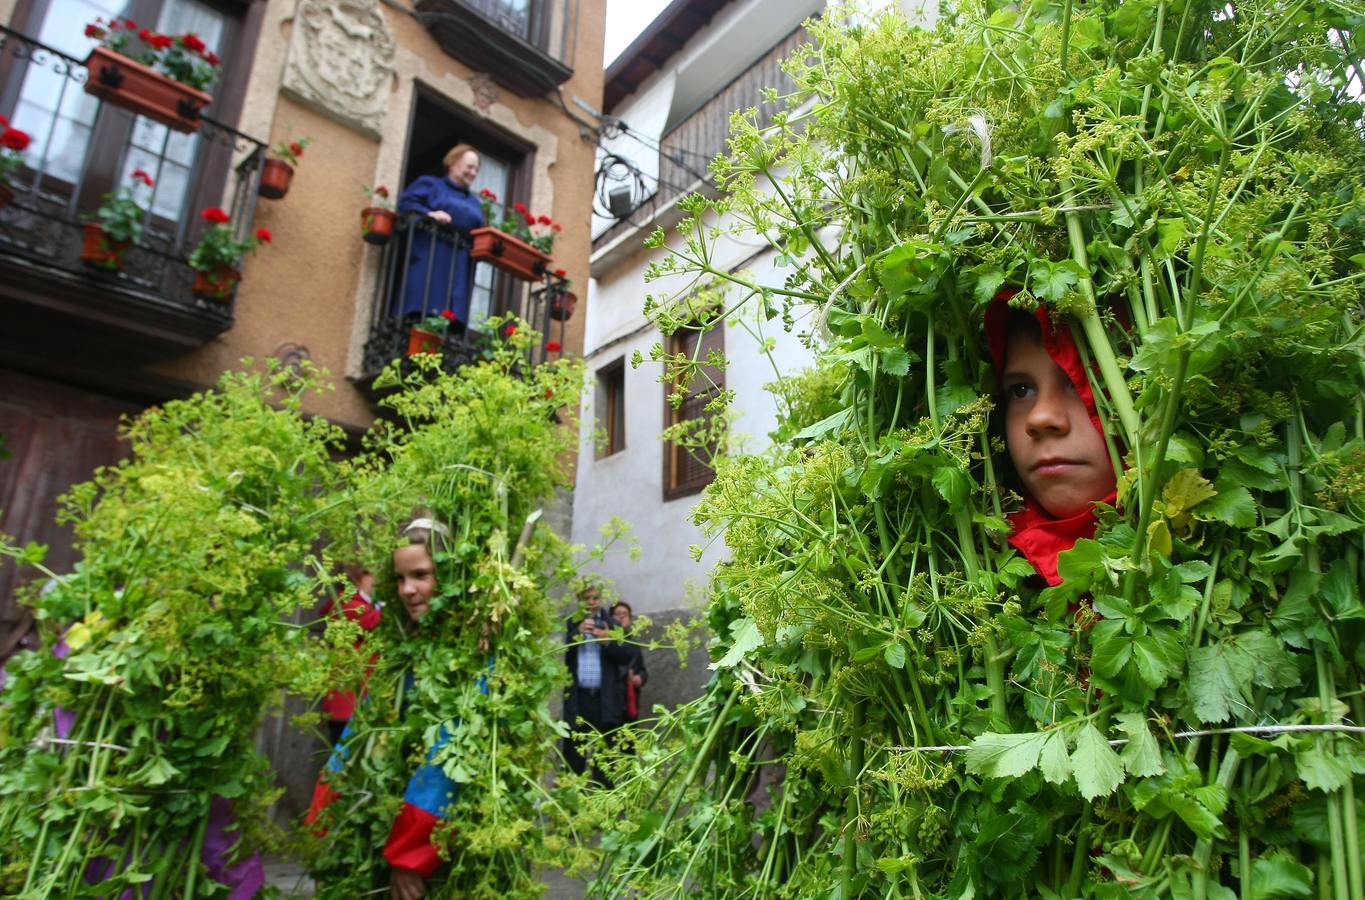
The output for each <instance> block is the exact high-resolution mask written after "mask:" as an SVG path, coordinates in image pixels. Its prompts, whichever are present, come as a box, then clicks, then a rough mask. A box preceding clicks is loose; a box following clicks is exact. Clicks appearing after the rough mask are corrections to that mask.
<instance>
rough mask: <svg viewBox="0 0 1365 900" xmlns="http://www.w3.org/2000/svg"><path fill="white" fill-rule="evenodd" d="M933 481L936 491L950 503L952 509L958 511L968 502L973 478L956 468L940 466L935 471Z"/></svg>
mask: <svg viewBox="0 0 1365 900" xmlns="http://www.w3.org/2000/svg"><path fill="white" fill-rule="evenodd" d="M931 480H932V481H933V483H934V490H936V491H938V493H939V496H940V497H942V498H943V499H944V500H946V501H948V505H949V506H950V507H951V508H953V509H957V508H959V507H961V506H962V504H963V503H965V502H966V501H967V495H968V493H969V491H970V490H971V478H970V477H969V476H968V475H967V473H966V472H964V471H962V470H961V469H959V468H957V467H956V466H939V467H938V468H936V469H934V474H933V477H932V479H931Z"/></svg>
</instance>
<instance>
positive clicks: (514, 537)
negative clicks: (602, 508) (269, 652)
mask: <svg viewBox="0 0 1365 900" xmlns="http://www.w3.org/2000/svg"><path fill="white" fill-rule="evenodd" d="M533 339H534V335H531V334H529V333H528V335H527V336H525V337H523V336H522V335H521V334H520V333H518V334H517V336H516V337H514V338H512V342H511V343H512V348H511V349H509V350H507V351H504V352H500V353H498V354H496V355H495V357H494V358H493V359H491V360H488V361H485V362H482V363H479V364H476V365H472V366H466V367H464V368H462V369H461V370H460V372H459V373H458V375H455V376H436V377H433V376H431V375H429V374H428V373H423V372H418V373H414V374H412V375H411V376H409V377H407V378H406V379H404V384H403V390H402V391H401V392H400V393H398V394H397V395H395V396H394V397H393V398H391V399H390V400H388V401H387V403H388V404H389V405H390V407H391V408H392V410H393V412H394V413H395V417H394V418H395V419H397V420H398V421H400V422H401V423H402V425H401V426H398V427H392V428H378V429H377V430H376V432H375V433H374V434H373V435H372V439H371V447H370V452H369V454H368V455H367V457H366V459H365V460H364V461H362V462H361V463H360V464H359V465H358V469H359V470H361V471H369V472H370V473H371V474H370V476H369V477H366V478H363V479H361V481H360V487H359V489H358V494H359V496H358V502H359V503H360V505H361V507H362V508H365V509H370V510H372V511H374V512H377V513H378V515H377V516H375V517H374V518H373V521H374V523H375V524H374V526H373V530H372V531H371V533H370V534H369V535H368V536H367V537H366V538H364V539H362V544H363V545H364V546H368V547H371V548H373V549H374V550H375V551H377V555H376V556H375V558H374V559H373V560H371V563H370V568H371V570H372V571H374V572H375V573H377V574H378V573H385V575H383V576H381V578H380V581H379V583H378V585H377V587H376V596H377V597H380V598H383V599H385V600H386V601H387V606H386V610H385V614H384V619H383V621H382V623H381V625H380V627H379V629H378V630H377V631H376V632H375V633H374V638H377V640H375V639H372V640H371V641H370V642H369V643H368V644H367V648H368V647H374V648H375V649H377V651H378V653H379V664H378V668H377V670H376V672H375V674H374V676H373V677H372V678H371V679H370V681H369V694H368V697H367V698H366V699H365V700H364V701H362V703H361V705H360V707H359V709H358V711H357V714H356V716H355V718H353V719H352V721H351V726H350V736H349V737H348V738H347V739H346V741H345V744H344V746H345V762H344V765H342V764H341V761H340V759H338V760H337V765H336V768H337V769H338V771H336V772H330V773H328V775H327V787H328V788H329V789H330V790H332V791H335V792H336V793H337V794H338V796H337V797H336V798H335V799H334V800H332V801H331V803H330V805H329V806H328V807H327V809H326V811H325V813H324V814H323V815H322V816H321V817H319V818H318V819H317V822H316V823H315V825H314V826H312V827H314V828H317V827H319V826H320V827H323V828H326V829H327V834H326V836H325V837H324V838H323V839H322V840H321V841H320V842H319V843H318V855H317V858H316V859H315V861H314V862H313V864H312V865H311V867H310V868H311V871H312V873H313V875H314V877H315V878H316V879H317V881H318V883H319V894H320V896H328V897H338V898H341V897H355V896H359V895H361V894H363V893H365V892H367V891H371V890H375V889H377V888H380V887H383V886H385V885H387V884H388V880H389V865H388V862H386V860H385V859H384V857H383V856H382V855H381V853H380V850H381V849H382V848H384V847H385V843H386V841H390V849H392V848H393V847H394V846H395V844H394V842H393V841H392V840H391V838H390V835H391V828H394V827H395V825H394V823H395V819H396V818H398V817H399V816H400V812H401V814H402V815H403V816H404V817H406V818H405V819H404V820H402V821H400V826H401V825H402V824H403V822H410V821H412V820H413V817H414V816H418V817H424V818H425V820H426V825H427V827H430V824H431V822H432V816H434V817H435V818H436V819H440V820H441V821H440V824H439V825H437V826H436V829H435V832H434V834H433V835H432V837H431V843H432V844H433V845H434V846H435V848H436V850H437V851H438V852H439V854H440V857H441V859H445V860H449V863H448V865H445V866H444V867H442V868H440V869H439V870H438V871H437V872H436V875H435V877H434V878H433V879H432V880H431V881H430V882H428V893H427V896H428V897H459V898H508V897H534V896H539V894H540V891H541V884H540V881H539V877H538V875H537V873H536V866H537V865H538V864H544V863H556V862H559V861H560V859H559V857H558V850H559V845H558V844H556V843H555V839H554V838H552V837H551V836H550V835H551V832H550V831H548V830H547V829H546V828H544V827H543V823H542V822H540V821H538V819H539V818H540V816H541V813H540V809H541V807H542V806H545V805H547V804H549V805H552V804H553V800H552V799H551V796H550V794H549V793H548V791H547V789H546V785H547V783H548V773H549V770H550V767H551V764H552V761H553V758H554V756H553V747H554V742H555V739H556V737H557V736H558V732H557V730H556V724H555V723H554V722H553V721H552V720H551V718H550V716H549V699H550V696H551V695H552V694H554V693H556V692H557V691H558V690H560V689H561V688H562V685H563V683H564V681H565V672H564V666H563V663H562V661H561V659H560V655H559V645H558V640H557V636H558V630H559V626H558V618H557V616H556V610H555V605H554V601H553V600H552V599H551V598H550V596H549V595H548V593H547V591H548V588H549V587H550V586H551V585H552V584H554V583H555V582H556V581H560V580H562V581H568V580H569V579H570V578H571V577H572V575H573V570H572V563H571V560H570V558H569V554H568V548H567V546H566V545H565V544H564V543H563V542H562V541H561V540H560V539H559V538H558V537H557V536H556V535H555V534H554V532H553V530H552V529H551V528H549V527H548V526H547V525H545V524H543V523H539V524H538V525H537V523H536V518H537V516H538V510H539V508H540V507H541V506H542V505H543V504H545V503H546V502H548V501H549V500H550V499H551V494H552V492H553V490H554V489H555V488H557V487H565V486H567V484H568V474H567V472H566V469H565V467H564V466H563V465H562V461H563V460H564V459H565V458H566V454H567V451H568V450H569V449H570V448H571V447H572V446H573V444H574V442H575V441H576V438H577V431H576V430H575V429H573V428H571V427H565V426H563V425H561V424H559V421H558V419H557V417H556V415H555V414H556V412H557V411H558V410H559V408H560V407H561V406H562V404H563V403H564V402H565V401H566V400H569V399H574V400H576V398H577V397H578V396H579V392H580V389H581V384H582V369H581V367H580V366H578V365H575V364H571V363H566V362H562V363H558V364H556V365H544V366H540V367H538V368H536V369H535V370H533V371H531V372H530V373H525V374H521V373H519V371H518V370H519V360H520V359H521V358H522V356H521V352H522V351H524V350H525V349H526V347H527V346H528V345H529V341H531V340H533ZM414 505H421V506H423V507H426V508H428V509H429V510H431V514H430V515H431V517H432V518H433V519H434V520H435V521H436V522H438V523H441V524H442V525H443V526H444V528H445V529H446V530H447V531H448V534H447V535H444V536H443V537H441V538H440V539H439V540H438V541H437V542H436V547H435V549H436V552H435V553H434V561H435V564H436V584H437V593H436V595H435V596H434V597H433V599H432V602H431V609H430V611H429V612H428V613H427V614H426V615H425V616H424V617H423V618H422V620H421V621H420V623H417V624H415V625H414V624H413V623H412V622H411V620H410V619H409V618H408V617H407V615H405V612H404V610H403V606H402V604H401V603H400V602H399V601H398V599H397V598H396V596H395V594H394V586H393V581H392V575H391V573H392V561H391V558H390V551H391V550H392V549H393V547H394V545H395V534H394V533H395V532H396V531H397V530H398V528H399V527H401V526H402V525H403V524H405V523H406V522H407V520H408V518H409V517H410V515H411V509H412V508H413V506H414ZM432 748H436V750H435V752H434V754H430V755H429V751H430V750H432ZM424 764H431V765H434V766H437V767H439V768H440V769H441V770H443V772H444V775H445V778H448V779H449V780H450V781H452V782H454V784H455V785H457V786H458V791H457V794H456V797H455V801H454V802H453V803H451V804H449V805H448V806H447V807H446V808H445V809H444V810H443V811H442V810H439V809H437V808H430V809H427V808H426V807H430V806H432V804H431V802H430V801H429V800H425V801H424V802H419V801H418V799H417V797H416V794H415V793H414V791H415V789H414V787H413V785H412V784H411V783H410V781H409V779H410V778H411V777H412V776H413V773H414V771H416V770H418V769H419V768H420V767H422V766H423V765H424ZM442 780H443V781H444V779H442ZM405 790H406V792H407V793H406V796H407V799H408V801H409V802H408V803H406V804H405V803H404V798H405ZM437 805H438V806H439V805H444V804H437ZM423 809H425V811H422V810H423ZM442 812H443V814H442ZM428 814H430V815H428ZM411 858H412V855H411V854H410V855H409V857H408V859H411ZM436 864H437V861H436V860H435V859H434V858H432V859H431V860H430V867H434V866H435V865H436ZM409 867H411V868H413V869H418V868H419V867H418V866H416V865H411V866H409ZM424 874H425V873H424Z"/></svg>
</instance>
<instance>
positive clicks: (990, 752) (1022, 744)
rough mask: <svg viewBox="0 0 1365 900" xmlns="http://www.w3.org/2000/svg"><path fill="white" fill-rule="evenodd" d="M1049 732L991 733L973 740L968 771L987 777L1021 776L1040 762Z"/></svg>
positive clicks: (968, 758)
mask: <svg viewBox="0 0 1365 900" xmlns="http://www.w3.org/2000/svg"><path fill="white" fill-rule="evenodd" d="M1047 737H1048V735H1047V734H1046V733H1044V732H1040V731H1035V732H1030V733H1027V734H993V733H991V732H987V733H985V734H983V735H981V736H980V737H978V738H977V739H976V740H974V741H972V746H971V749H969V750H968V751H967V771H968V772H971V773H972V774H973V775H984V776H986V777H987V778H1017V777H1019V776H1020V775H1023V774H1024V773H1025V772H1027V771H1029V770H1030V769H1032V768H1034V767H1035V766H1037V765H1038V754H1039V753H1040V752H1042V749H1043V744H1044V743H1045V742H1046V741H1047Z"/></svg>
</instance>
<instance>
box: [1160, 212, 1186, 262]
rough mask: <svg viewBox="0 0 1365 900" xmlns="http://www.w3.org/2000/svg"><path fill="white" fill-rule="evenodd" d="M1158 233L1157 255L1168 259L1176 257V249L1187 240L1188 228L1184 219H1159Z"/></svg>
mask: <svg viewBox="0 0 1365 900" xmlns="http://www.w3.org/2000/svg"><path fill="white" fill-rule="evenodd" d="M1156 231H1157V247H1156V255H1157V256H1158V257H1160V258H1166V257H1169V256H1172V255H1174V254H1175V251H1176V249H1177V248H1178V247H1179V246H1180V245H1181V243H1182V242H1183V241H1184V240H1185V235H1186V233H1187V228H1186V225H1185V220H1184V219H1180V218H1174V219H1158V220H1157V223H1156Z"/></svg>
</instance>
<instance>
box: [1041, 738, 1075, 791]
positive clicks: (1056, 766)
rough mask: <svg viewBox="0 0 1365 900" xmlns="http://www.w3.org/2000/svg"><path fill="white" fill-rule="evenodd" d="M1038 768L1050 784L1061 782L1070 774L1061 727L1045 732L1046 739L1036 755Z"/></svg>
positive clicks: (1069, 764) (1068, 758)
mask: <svg viewBox="0 0 1365 900" xmlns="http://www.w3.org/2000/svg"><path fill="white" fill-rule="evenodd" d="M1038 768H1039V769H1040V770H1041V771H1042V773H1043V777H1044V778H1046V779H1047V780H1048V781H1049V782H1051V783H1052V784H1062V783H1063V782H1065V781H1066V780H1067V778H1069V777H1070V776H1071V757H1070V756H1068V755H1067V752H1066V736H1065V735H1063V734H1062V731H1061V729H1059V728H1055V729H1053V730H1052V731H1049V732H1047V740H1046V741H1044V742H1043V750H1042V752H1041V753H1040V754H1039V756H1038Z"/></svg>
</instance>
